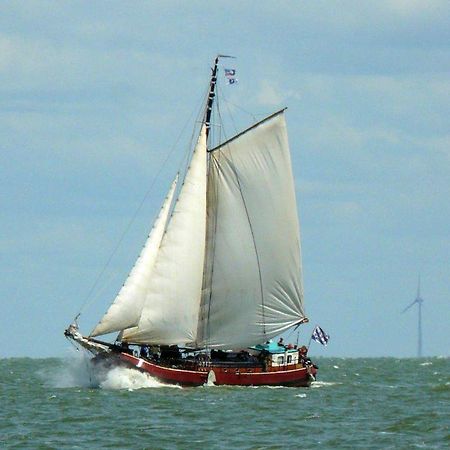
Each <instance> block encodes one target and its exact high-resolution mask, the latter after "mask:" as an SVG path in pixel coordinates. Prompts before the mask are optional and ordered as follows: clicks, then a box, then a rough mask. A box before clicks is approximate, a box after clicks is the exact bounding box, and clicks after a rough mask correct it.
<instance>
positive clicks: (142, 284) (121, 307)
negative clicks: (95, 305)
mask: <svg viewBox="0 0 450 450" xmlns="http://www.w3.org/2000/svg"><path fill="white" fill-rule="evenodd" d="M177 181H178V175H177V176H176V178H175V180H174V181H173V183H172V185H171V187H170V190H169V192H168V194H167V197H166V198H165V200H164V203H163V206H162V207H161V210H160V212H159V215H158V217H157V219H156V221H155V222H154V225H153V228H152V230H151V232H150V234H149V236H148V238H147V241H146V243H145V245H144V248H143V249H142V251H141V254H140V255H139V258H138V259H137V261H136V264H135V265H134V267H133V269H132V270H131V272H130V274H129V275H128V278H127V280H126V281H125V283H124V285H123V286H122V288H121V290H120V292H119V294H118V295H117V297H116V298H115V300H114V302H113V303H112V305H111V306H110V307H109V309H108V311H107V312H106V314H105V315H104V316H103V318H102V319H101V320H100V322H99V323H98V325H97V326H96V327H95V328H94V330H93V331H92V333H91V334H90V335H91V336H99V335H101V334H107V333H112V332H114V331H120V330H123V329H126V328H129V327H133V326H135V325H137V324H138V322H139V318H140V317H141V312H142V306H143V305H144V300H145V298H146V296H147V292H148V288H149V281H150V274H151V272H152V270H153V266H154V264H155V259H156V255H157V254H158V250H159V246H160V244H161V239H162V237H163V234H164V230H165V228H166V225H167V219H168V217H169V212H170V207H171V205H172V200H173V196H174V193H175V189H176V186H177Z"/></svg>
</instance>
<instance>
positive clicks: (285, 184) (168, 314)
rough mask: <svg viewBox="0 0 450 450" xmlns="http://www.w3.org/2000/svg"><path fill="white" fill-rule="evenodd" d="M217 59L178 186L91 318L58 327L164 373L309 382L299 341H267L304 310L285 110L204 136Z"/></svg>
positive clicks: (112, 355)
mask: <svg viewBox="0 0 450 450" xmlns="http://www.w3.org/2000/svg"><path fill="white" fill-rule="evenodd" d="M219 58H220V56H218V57H217V58H216V59H215V61H214V66H213V68H212V74H211V79H210V84H209V94H208V97H207V101H206V106H205V110H204V114H203V120H202V124H201V128H200V132H199V135H198V139H197V143H196V145H195V148H194V149H193V152H192V155H191V159H190V164H189V167H188V169H187V170H186V173H185V176H184V179H183V181H182V182H181V187H180V186H178V187H177V185H179V184H180V182H179V181H178V179H177V178H176V179H175V180H174V181H173V183H172V185H171V187H170V189H169V191H168V194H167V197H166V198H165V200H164V203H163V205H162V207H161V210H160V213H159V215H158V217H157V219H156V221H155V223H154V225H153V228H152V230H151V232H150V234H149V236H148V239H147V241H146V243H145V246H144V248H143V250H142V252H141V254H140V256H139V258H138V259H137V261H136V263H135V265H134V267H133V269H132V270H131V272H130V274H129V276H128V278H127V279H126V281H125V283H124V285H123V287H122V288H121V290H120V292H119V294H118V295H117V297H116V298H115V299H114V301H113V303H112V304H111V306H110V307H109V309H108V310H107V312H106V314H105V315H104V316H103V318H102V319H101V320H100V322H99V323H98V324H97V326H96V327H95V328H94V329H93V330H92V332H91V333H90V334H89V335H88V336H83V335H82V334H81V333H80V332H79V331H78V325H77V323H76V321H75V322H74V323H73V324H72V325H71V326H69V328H68V329H67V330H66V331H65V335H66V336H67V337H68V338H70V339H72V340H74V341H75V342H77V343H78V344H80V345H81V346H83V347H85V348H86V349H88V350H89V351H90V352H92V353H93V354H95V355H96V356H95V358H94V361H99V360H100V361H107V362H109V363H120V364H125V365H127V366H129V367H134V368H136V369H137V370H140V371H144V372H147V373H148V374H150V375H152V376H154V377H156V378H157V379H159V380H160V381H162V382H165V383H172V384H179V385H183V386H185V385H186V386H187V385H190V386H199V385H204V384H205V383H209V384H211V383H213V384H216V385H284V386H308V385H309V384H310V383H311V381H312V380H313V379H314V377H315V375H316V371H317V367H316V366H314V365H313V364H312V363H311V361H310V360H309V358H307V356H306V352H305V347H302V348H297V346H296V345H294V346H293V345H289V346H285V345H283V344H281V343H276V342H273V341H272V339H273V338H276V337H277V336H279V335H281V334H282V333H284V332H286V331H287V330H289V329H295V327H298V326H300V325H301V324H302V323H305V322H307V321H308V319H307V318H306V316H305V313H304V307H303V286H302V264H301V252H300V231H299V221H298V215H297V205H296V197H295V187H294V180H293V175H292V168H291V159H290V153H289V144H288V136H287V129H286V122H285V117H284V116H285V110H281V111H278V112H275V113H274V114H272V115H270V116H269V117H266V118H265V119H264V120H261V121H259V122H258V123H255V124H254V125H253V126H251V127H250V128H247V129H246V130H244V131H242V132H241V133H239V134H237V135H236V136H234V137H232V138H231V139H228V140H226V141H225V142H223V143H220V144H219V145H216V146H212V145H211V144H210V142H209V141H210V139H209V135H210V129H211V113H212V110H213V103H214V99H215V96H216V83H217V74H218V62H219ZM210 147H213V148H210ZM177 192H178V194H176V193H177ZM115 332H118V333H119V334H118V336H117V339H116V341H115V342H114V343H108V342H104V341H101V340H99V339H98V336H102V335H106V334H109V333H115ZM275 340H276V339H275Z"/></svg>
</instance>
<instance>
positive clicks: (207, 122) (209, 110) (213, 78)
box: [203, 54, 235, 142]
mask: <svg viewBox="0 0 450 450" xmlns="http://www.w3.org/2000/svg"><path fill="white" fill-rule="evenodd" d="M220 58H235V56H231V55H220V54H219V55H217V56H216V58H215V60H214V66H213V67H212V68H211V80H210V82H209V92H208V99H207V100H206V110H205V118H204V120H203V122H204V124H205V126H206V142H208V137H209V130H210V128H211V114H212V108H213V103H214V98H215V96H216V84H217V65H218V64H219V59H220Z"/></svg>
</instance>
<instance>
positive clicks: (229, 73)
mask: <svg viewBox="0 0 450 450" xmlns="http://www.w3.org/2000/svg"><path fill="white" fill-rule="evenodd" d="M224 70H225V77H226V79H227V84H236V83H237V82H238V79H237V78H236V69H224Z"/></svg>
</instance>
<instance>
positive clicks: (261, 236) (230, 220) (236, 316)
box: [197, 112, 304, 349]
mask: <svg viewBox="0 0 450 450" xmlns="http://www.w3.org/2000/svg"><path fill="white" fill-rule="evenodd" d="M210 155H211V159H210V167H209V177H210V182H209V185H208V220H209V221H210V223H209V225H208V241H207V249H208V251H207V265H206V268H205V277H206V282H205V283H204V293H203V302H202V308H201V312H200V323H199V337H198V341H197V344H198V346H200V347H202V346H210V347H215V348H234V349H237V348H245V347H247V346H250V345H254V344H257V343H261V342H264V341H266V340H267V339H269V338H271V337H274V336H277V335H279V334H280V333H282V332H283V331H285V330H286V329H288V328H290V327H292V326H293V325H295V324H297V323H299V321H300V320H301V319H302V318H303V317H304V311H303V288H302V273H301V257H300V234H299V223H298V217H297V206H296V199H295V188H294V182H293V176H292V169H291V161H290V154H289V144H288V139H287V131H286V123H285V119H284V114H283V113H282V112H279V113H277V114H275V115H273V116H271V117H270V118H268V119H266V120H265V121H263V122H260V123H259V124H258V125H256V126H254V127H252V128H251V129H249V130H248V131H246V132H244V133H242V134H240V135H238V136H237V137H236V138H234V139H232V140H230V141H228V142H227V143H225V144H222V145H221V146H220V147H218V148H217V149H215V150H214V151H212V152H211V153H210Z"/></svg>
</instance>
